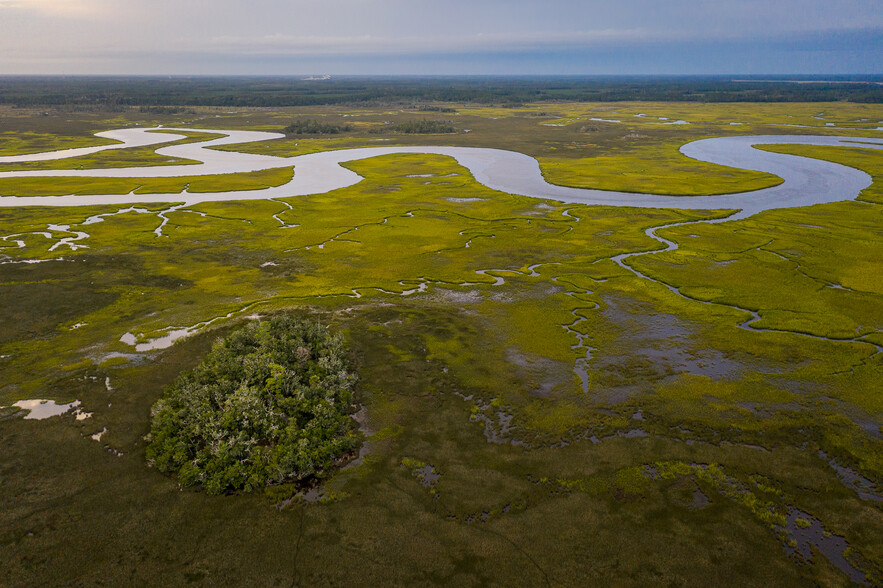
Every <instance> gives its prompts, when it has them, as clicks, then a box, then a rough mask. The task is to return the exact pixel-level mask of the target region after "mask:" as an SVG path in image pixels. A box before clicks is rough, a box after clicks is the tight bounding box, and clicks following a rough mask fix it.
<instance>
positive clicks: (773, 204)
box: [0, 127, 883, 220]
mask: <svg viewBox="0 0 883 588" xmlns="http://www.w3.org/2000/svg"><path fill="white" fill-rule="evenodd" d="M158 130H162V131H193V132H206V133H216V134H223V135H225V136H224V137H221V138H217V139H212V140H208V141H202V142H199V143H188V144H183V145H171V146H168V147H162V148H159V149H157V150H156V152H157V153H158V154H160V155H164V156H167V157H179V158H184V159H191V160H196V161H201V162H202V163H200V164H195V165H167V166H152V167H124V168H112V169H77V170H28V171H7V172H0V178H24V177H90V178H129V177H138V178H157V177H181V176H199V175H215V174H229V173H242V172H253V171H260V170H267V169H274V168H282V167H294V176H293V178H292V180H291V181H290V182H288V183H286V184H284V185H282V186H277V187H273V188H266V189H263V190H249V191H228V192H212V193H200V194H191V193H189V192H187V191H186V190H185V191H184V192H181V193H156V194H137V195H134V194H118V195H69V196H39V197H33V196H31V197H28V196H0V206H5V207H10V206H11V207H20V206H87V205H103V204H106V205H119V204H131V203H133V202H184V204H185V205H191V204H196V203H199V202H213V201H225V200H264V199H271V198H287V197H292V196H306V195H309V194H320V193H324V192H328V191H330V190H335V189H338V188H345V187H347V186H352V185H354V184H356V183H358V182H359V181H361V180H362V177H361V176H359V175H358V174H356V173H355V172H353V171H350V170H348V169H346V168H344V167H341V165H340V164H341V163H344V162H348V161H356V160H359V159H366V158H369V157H376V156H379V155H388V154H392V153H427V154H436V155H447V156H450V157H453V158H454V159H456V160H457V162H458V163H459V164H460V165H462V166H464V167H466V168H467V169H469V171H470V173H471V174H472V175H473V176H474V178H475V179H476V181H478V182H480V183H481V184H484V185H485V186H487V187H489V188H493V189H495V190H500V191H502V192H507V193H510V194H518V195H522V196H530V197H534V198H545V199H552V200H558V201H561V202H568V203H574V204H596V205H607V206H633V207H642V208H680V209H738V210H739V212H738V213H736V214H734V215H732V216H730V217H729V218H728V220H736V219H739V218H745V217H748V216H751V215H753V214H756V213H758V212H761V211H764V210H770V209H774V208H789V207H794V206H809V205H812V204H821V203H826V202H839V201H842V200H852V199H854V198H855V197H856V196H858V194H859V192H861V191H862V190H863V189H865V188H867V187H868V186H869V185H870V184H871V177H870V176H869V175H868V174H866V173H864V172H862V171H859V170H856V169H853V168H850V167H846V166H844V165H839V164H836V163H831V162H827V161H821V160H818V159H811V158H807V157H798V156H794V155H783V154H778V153H769V152H767V151H761V150H758V149H754V148H753V146H754V145H772V144H776V145H783V144H790V145H794V144H799V145H825V146H841V147H863V148H868V149H883V139H876V138H862V137H826V136H817V135H796V136H795V135H755V136H736V137H717V138H712V139H702V140H699V141H694V142H692V143H688V144H686V145H684V146H683V147H681V153H683V154H684V155H686V156H687V157H691V158H693V159H697V160H700V161H705V162H709V163H715V164H719V165H725V166H729V167H735V168H741V169H748V170H754V171H759V172H766V173H770V174H774V175H777V176H779V177H781V178H782V179H783V180H784V181H783V183H781V184H780V185H778V186H774V187H771V188H766V189H762V190H754V191H751V192H741V193H737V194H726V195H718V196H691V197H682V196H659V195H653V194H638V193H628V192H612V191H604V190H592V189H585V188H569V187H566V186H556V185H553V184H549V183H548V182H546V180H545V179H544V178H543V175H542V172H541V171H540V166H539V163H537V161H536V159H534V158H533V157H530V156H528V155H524V154H522V153H516V152H514V151H505V150H501V149H488V148H476V147H367V148H359V149H341V150H335V151H325V152H321V153H311V154H308V155H299V156H295V157H274V156H269V155H253V154H248V153H237V152H232V151H217V150H214V149H211V148H212V147H218V146H221V145H231V144H243V143H251V142H256V141H266V140H270V139H278V138H282V137H283V136H284V135H281V134H279V133H267V132H261V131H228V130H216V129H183V128H164V127H162V128H152V129H144V128H131V129H118V130H114V131H107V132H103V133H98V136H101V137H103V138H108V139H115V140H118V141H120V142H121V143H120V144H117V145H105V146H99V147H85V148H79V149H67V150H63V151H51V152H45V153H37V154H31V155H17V156H7V157H0V163H16V162H24V161H47V160H52V159H63V158H69V157H77V156H80V155H85V154H91V153H96V152H98V151H103V150H107V149H122V148H126V147H143V146H147V145H155V144H159V143H165V142H169V141H175V140H178V139H181V138H184V135H175V134H169V133H155V132H150V131H158Z"/></svg>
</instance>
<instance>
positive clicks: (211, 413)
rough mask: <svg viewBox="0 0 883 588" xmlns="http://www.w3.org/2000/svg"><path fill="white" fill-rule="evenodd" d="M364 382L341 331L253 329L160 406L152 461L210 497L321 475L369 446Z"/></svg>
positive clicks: (290, 326)
mask: <svg viewBox="0 0 883 588" xmlns="http://www.w3.org/2000/svg"><path fill="white" fill-rule="evenodd" d="M355 380H356V377H355V375H354V374H353V373H351V372H350V371H349V369H348V367H347V362H346V359H345V350H344V346H343V340H342V337H341V336H340V335H339V334H331V333H330V332H329V331H328V330H327V329H326V328H324V327H322V326H321V325H319V324H318V323H317V322H315V321H310V320H301V319H297V318H294V317H292V316H289V315H279V316H275V317H272V318H270V319H269V320H264V321H254V322H251V323H249V324H248V325H247V326H245V327H244V328H241V329H239V330H237V331H235V332H233V333H232V334H231V335H230V336H228V337H227V338H225V339H222V340H219V341H217V342H216V343H215V345H214V347H213V348H212V350H211V351H210V352H209V353H208V355H207V356H206V358H205V360H204V361H203V362H202V363H201V364H200V365H198V366H197V367H196V368H195V369H194V370H192V371H190V372H187V373H184V374H182V375H181V376H180V377H179V378H178V379H177V381H176V382H175V383H174V384H173V385H171V386H170V387H169V388H168V389H167V390H166V393H165V395H164V396H163V398H162V399H160V400H159V401H158V402H157V403H156V404H155V405H154V406H153V409H152V414H151V416H152V421H151V429H150V434H149V435H148V436H147V441H148V445H147V460H148V463H149V464H150V465H152V466H154V467H156V468H157V469H158V470H160V471H162V472H165V473H169V474H173V475H176V476H177V478H178V480H179V482H180V483H181V484H182V485H183V486H194V485H201V486H202V487H203V488H204V489H205V490H206V492H208V493H210V494H222V493H225V492H230V491H236V490H245V491H251V490H254V489H257V488H260V487H263V486H266V485H270V484H279V483H287V482H296V481H299V480H303V479H306V478H309V477H311V476H317V475H320V476H321V475H322V474H323V472H325V471H327V470H328V469H329V468H331V467H332V466H334V465H335V463H337V462H339V461H340V459H341V458H342V457H343V456H345V455H346V454H348V453H350V452H352V451H353V450H354V449H356V448H357V446H358V444H359V442H360V441H359V435H358V433H357V431H356V430H355V428H354V426H355V425H354V421H353V420H352V418H350V414H351V413H352V411H353V396H352V388H353V386H354V383H355Z"/></svg>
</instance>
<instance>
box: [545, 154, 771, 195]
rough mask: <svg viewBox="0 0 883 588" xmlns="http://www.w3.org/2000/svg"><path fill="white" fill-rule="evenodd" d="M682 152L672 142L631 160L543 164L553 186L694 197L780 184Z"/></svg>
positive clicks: (551, 161) (611, 158)
mask: <svg viewBox="0 0 883 588" xmlns="http://www.w3.org/2000/svg"><path fill="white" fill-rule="evenodd" d="M678 147H680V145H679V144H677V143H672V144H669V145H657V146H653V147H650V148H642V149H636V150H635V152H632V153H630V154H629V155H619V156H604V155H602V156H598V157H586V158H580V159H577V160H573V159H570V158H568V159H560V158H551V157H549V158H541V159H540V160H539V161H540V166H541V168H542V170H543V176H545V178H546V181H548V182H549V183H552V184H559V185H562V186H573V187H576V188H594V189H596V190H616V191H619V192H641V193H645V194H646V193H652V194H669V195H674V196H696V195H702V194H727V193H733V192H744V191H747V190H759V189H761V188H768V187H770V186H775V185H777V184H779V183H781V179H780V178H777V177H775V176H772V175H769V174H761V173H758V172H752V171H747V170H741V169H725V168H722V167H721V166H719V165H715V164H711V163H705V162H702V161H695V160H692V159H688V158H687V157H684V156H683V155H681V153H680V152H679V151H678Z"/></svg>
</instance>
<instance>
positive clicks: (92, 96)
mask: <svg viewBox="0 0 883 588" xmlns="http://www.w3.org/2000/svg"><path fill="white" fill-rule="evenodd" d="M627 100H639V101H686V102H831V101H849V102H873V103H881V102H883V76H835V77H813V76H793V77H770V76H757V77H750V76H737V77H734V76H728V77H721V76H716V77H695V76H688V77H650V76H644V77H625V76H622V77H620V76H607V77H563V76H562V77H527V76H523V77H491V76H473V77H413V76H407V77H406V76H401V77H354V76H342V77H334V78H331V79H327V80H306V79H302V78H295V77H291V78H287V77H241V76H240V77H198V76H196V77H184V76H178V77H161V78H160V77H91V76H64V77H44V76H0V104H6V105H12V106H18V107H39V106H70V107H101V108H108V109H114V108H118V109H122V108H127V107H133V106H134V107H142V108H157V107H182V106H310V105H331V104H354V105H366V104H403V103H407V104H414V103H418V104H419V103H433V102H435V103H438V102H452V103H478V104H496V105H502V106H518V105H521V104H524V103H528V102H540V101H552V102H555V101H559V102H576V101H581V102H583V101H584V102H616V101H627Z"/></svg>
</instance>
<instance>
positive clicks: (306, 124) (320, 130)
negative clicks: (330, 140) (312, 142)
mask: <svg viewBox="0 0 883 588" xmlns="http://www.w3.org/2000/svg"><path fill="white" fill-rule="evenodd" d="M350 130H352V127H351V126H350V125H334V124H331V123H324V122H320V121H317V120H312V119H304V120H297V121H295V122H293V123H291V124H290V125H288V126H287V127H285V129H284V131H285V132H286V133H288V134H289V135H337V134H339V133H346V132H349V131H350Z"/></svg>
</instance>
